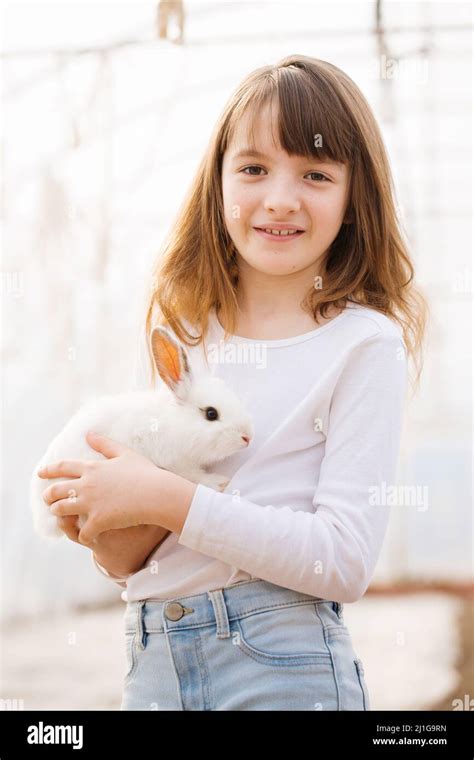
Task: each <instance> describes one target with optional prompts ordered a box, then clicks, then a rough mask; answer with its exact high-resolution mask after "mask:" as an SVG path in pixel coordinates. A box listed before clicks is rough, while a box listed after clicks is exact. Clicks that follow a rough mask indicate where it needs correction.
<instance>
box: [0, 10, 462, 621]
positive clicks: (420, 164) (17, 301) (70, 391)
mask: <svg viewBox="0 0 474 760" xmlns="http://www.w3.org/2000/svg"><path fill="white" fill-rule="evenodd" d="M377 19H378V21H377ZM471 34H472V21H471V5H470V3H462V2H383V3H380V4H377V3H376V2H372V1H370V2H369V1H367V2H360V3H354V2H352V3H341V2H299V1H298V0H291V1H290V0H287V2H273V1H272V0H267V1H266V2H243V1H242V0H241V1H239V2H228V1H227V0H226V1H224V0H219V2H200V0H193V1H188V2H185V3H184V6H183V23H182V24H181V26H180V23H179V17H178V16H175V17H174V18H171V17H170V19H168V24H167V25H166V22H165V20H164V19H163V16H162V17H161V21H160V20H159V19H158V17H157V5H156V3H137V2H135V3H128V4H123V3H121V4H118V3H115V2H107V3H96V2H87V3H85V2H82V3H80V4H77V5H76V4H72V3H71V4H69V3H53V4H52V3H49V4H47V5H46V4H42V3H37V4H28V5H24V4H22V3H16V4H11V5H9V6H8V7H7V9H6V10H5V12H4V38H3V39H4V42H3V53H2V64H3V81H4V89H3V116H4V125H3V135H2V142H1V145H2V157H3V187H2V208H1V213H2V222H3V264H2V296H3V298H2V305H3V308H2V319H3V329H2V352H3V370H2V372H3V377H2V381H3V408H2V412H3V425H2V457H1V461H2V470H3V478H2V489H3V493H2V496H3V498H2V513H1V521H2V522H1V540H2V575H3V579H2V586H1V592H2V598H1V614H2V618H3V620H4V621H5V620H6V621H8V620H11V619H12V618H13V617H14V616H17V615H26V614H28V615H31V614H32V615H41V614H43V613H49V612H51V611H62V610H67V609H70V608H73V607H77V606H81V605H84V604H87V605H101V604H103V603H105V602H109V601H113V600H116V599H118V598H119V594H120V589H119V588H118V587H117V586H115V584H113V583H111V582H110V581H107V580H104V578H102V577H101V576H100V575H99V574H98V572H97V571H96V570H95V569H94V568H93V566H92V563H91V561H90V553H89V550H88V549H84V547H80V546H78V545H76V544H73V543H72V542H69V541H67V540H66V539H64V540H63V541H62V542H60V545H59V544H58V545H54V546H50V545H49V544H48V545H45V544H43V543H41V541H39V540H38V539H37V538H36V537H35V535H34V534H33V531H32V526H31V519H30V510H29V504H28V484H29V480H30V477H31V473H32V470H33V468H34V467H35V466H36V464H37V462H38V460H39V458H40V456H41V455H42V454H43V452H44V450H45V448H46V446H47V444H48V443H49V441H50V440H51V438H52V437H53V436H54V435H56V433H58V432H59V430H60V429H61V427H62V426H63V425H64V424H65V422H66V421H67V419H68V418H69V417H70V416H71V415H72V414H73V413H74V412H75V410H76V409H77V408H78V407H79V405H80V404H82V403H83V402H84V401H86V400H87V399H88V398H90V397H91V396H95V395H98V394H101V393H105V392H116V391H120V390H124V389H126V388H129V387H131V386H132V385H133V383H134V382H135V357H136V355H137V344H138V340H139V334H140V331H141V328H142V323H141V320H142V317H143V310H144V305H145V295H146V291H147V289H148V286H149V272H150V268H151V265H152V262H153V260H154V258H155V256H156V254H157V251H158V250H159V247H160V243H161V241H162V240H163V237H164V236H165V234H166V233H167V231H168V230H169V227H170V224H171V223H172V221H173V218H174V215H175V213H176V211H177V210H178V207H179V205H180V204H181V202H182V200H183V197H184V193H185V191H186V189H187V187H188V186H189V183H190V181H191V179H192V176H193V174H194V171H195V169H196V168H197V165H198V163H199V161H200V158H201V156H202V153H203V151H204V149H205V147H206V144H207V141H208V139H209V136H210V133H211V131H212V129H213V126H214V123H215V120H216V118H217V116H218V115H219V113H220V111H221V109H222V107H223V106H224V103H225V101H226V100H227V98H228V97H229V95H230V93H231V91H232V89H233V88H234V87H235V86H236V85H237V84H238V83H239V81H240V80H241V79H242V78H243V77H244V76H245V75H246V74H247V73H248V72H249V71H251V70H252V69H254V68H256V67H258V66H261V65H264V64H267V63H272V62H276V61H277V60H278V59H279V58H281V57H283V56H285V55H288V54H291V53H300V54H305V55H310V56H314V57H317V58H322V59H325V60H328V61H331V62H332V63H334V64H336V65H337V66H339V67H341V68H342V69H344V70H345V71H346V72H347V73H348V74H349V75H350V76H351V77H352V78H353V79H354V80H355V82H356V83H357V84H358V85H359V86H360V88H361V89H362V91H363V92H364V94H365V96H366V97H367V99H368V100H369V102H370V104H371V106H372V108H373V109H374V111H375V114H376V116H377V118H378V120H379V123H380V125H381V128H382V131H383V135H384V139H385V142H386V145H387V148H388V151H389V155H390V160H391V163H392V169H393V173H394V177H395V183H396V187H397V203H398V206H399V210H400V215H401V218H402V220H403V227H404V230H405V233H406V235H407V238H408V240H409V243H410V246H411V251H412V256H413V259H414V261H415V265H416V269H417V276H418V280H419V283H420V285H421V286H422V287H423V288H424V290H425V293H426V294H427V296H428V298H429V300H430V305H431V311H432V318H431V324H430V331H429V338H428V350H427V357H426V363H425V370H424V375H423V378H422V384H421V388H420V390H419V392H418V394H417V396H416V397H415V398H414V399H413V400H412V401H410V403H409V405H408V407H407V414H406V425H405V430H404V434H403V440H402V449H401V456H400V468H399V483H400V485H401V486H402V487H407V488H408V489H410V488H411V489H413V488H415V489H416V488H418V490H417V491H416V495H415V496H413V491H409V490H407V491H406V493H405V494H404V493H403V492H400V497H399V499H398V503H397V504H395V505H394V506H393V510H392V518H391V523H390V528H389V532H388V534H387V538H386V541H385V545H384V549H383V553H382V556H381V558H380V562H379V565H378V567H377V571H376V575H375V577H374V585H376V584H385V585H388V586H390V584H397V583H400V582H404V583H406V582H408V583H416V582H419V581H422V582H424V583H428V584H439V583H444V584H451V583H455V584H459V583H461V584H465V583H470V582H472V512H471V501H472V484H471V471H470V467H471V451H472V449H471V447H472V398H471V379H472V378H471V357H472V333H471V331H472V321H471V310H472V276H471V256H472V248H471V200H472V199H471V162H472V155H471V131H472V113H471V98H470V92H471V85H472V82H471V77H472V74H471V65H470V64H471ZM160 35H161V36H160ZM409 493H411V495H407V494H409Z"/></svg>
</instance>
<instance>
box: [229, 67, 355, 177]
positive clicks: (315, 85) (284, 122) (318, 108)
mask: <svg viewBox="0 0 474 760" xmlns="http://www.w3.org/2000/svg"><path fill="white" fill-rule="evenodd" d="M267 105H269V106H270V113H271V123H272V130H273V125H274V124H275V121H274V114H275V115H276V116H277V119H278V121H277V129H278V134H277V135H275V134H274V133H273V132H272V137H273V140H274V142H275V144H278V143H280V145H281V147H282V148H283V149H284V150H285V151H286V152H287V153H288V154H289V155H290V156H291V155H297V156H305V157H309V158H317V159H318V160H320V161H323V160H331V161H337V162H340V163H349V164H352V163H353V160H354V148H355V145H356V144H357V140H356V137H355V134H356V130H355V129H354V124H353V122H352V120H351V116H350V113H349V112H348V110H347V109H346V108H345V107H344V105H343V103H342V101H341V100H340V99H339V97H338V95H337V92H336V91H335V88H334V87H333V85H332V84H331V83H330V82H328V81H327V80H326V79H325V77H324V76H323V75H322V74H318V73H313V72H311V73H309V72H307V71H305V70H303V69H301V68H298V67H296V66H286V67H283V68H278V69H276V70H275V69H273V70H267V71H265V72H264V73H263V75H260V77H259V78H258V79H257V80H256V81H254V82H253V83H252V84H251V85H250V86H249V84H248V83H247V87H246V90H245V93H242V97H241V98H239V99H238V102H237V104H236V105H235V107H234V109H233V111H232V112H231V114H230V118H229V121H228V124H227V129H225V130H224V134H223V135H222V137H223V143H222V146H221V147H222V153H223V152H224V151H225V150H226V148H227V146H228V145H229V144H230V142H231V140H232V138H233V136H234V133H235V128H236V126H237V124H238V123H239V122H241V120H242V119H243V118H244V117H247V118H246V121H247V145H248V146H249V147H250V148H251V149H253V150H255V149H256V148H257V146H256V144H255V125H256V122H257V120H258V118H259V117H260V116H261V114H262V110H263V109H264V107H265V106H267ZM275 112H277V113H275Z"/></svg>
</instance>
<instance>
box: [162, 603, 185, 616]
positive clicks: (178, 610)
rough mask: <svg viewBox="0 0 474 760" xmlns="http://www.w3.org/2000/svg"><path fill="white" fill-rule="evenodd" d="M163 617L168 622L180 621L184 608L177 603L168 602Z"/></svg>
mask: <svg viewBox="0 0 474 760" xmlns="http://www.w3.org/2000/svg"><path fill="white" fill-rule="evenodd" d="M165 615H166V617H167V618H168V620H181V618H182V617H183V615H184V607H183V605H182V604H180V603H179V602H170V603H169V604H167V605H166V607H165Z"/></svg>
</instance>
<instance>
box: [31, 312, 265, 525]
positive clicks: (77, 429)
mask: <svg viewBox="0 0 474 760" xmlns="http://www.w3.org/2000/svg"><path fill="white" fill-rule="evenodd" d="M150 345H151V349H152V354H153V358H154V361H155V365H156V368H157V370H158V373H159V375H160V377H161V378H162V379H163V381H164V383H165V385H163V386H162V387H161V388H159V389H155V390H150V391H130V392H126V393H119V394H115V395H108V396H102V397H100V398H98V399H95V400H94V401H92V402H89V403H87V404H85V405H84V406H82V407H81V408H80V409H79V410H78V412H76V414H74V415H73V417H72V418H71V419H70V420H69V422H68V423H67V424H66V426H65V427H64V428H63V430H62V431H61V432H60V433H59V434H58V435H57V436H56V437H55V438H54V439H53V441H52V442H51V444H50V445H49V446H48V449H47V451H46V453H45V454H44V456H43V457H42V458H41V460H40V462H39V463H38V465H37V467H36V469H35V471H34V473H33V476H32V479H31V485H30V502H31V508H32V511H33V524H34V528H35V531H36V532H37V533H38V534H39V535H41V536H42V537H45V538H60V537H62V536H64V533H63V531H62V530H61V529H60V528H59V526H58V524H57V517H56V516H55V515H53V514H52V513H51V512H50V509H49V506H48V505H47V504H46V502H45V501H44V499H43V497H42V494H43V491H44V490H45V489H46V488H47V487H48V486H49V485H50V484H51V483H53V482H56V481H61V480H69V479H70V478H65V477H60V478H52V479H46V478H39V477H38V475H37V470H38V469H39V468H40V466H42V465H44V464H51V463H53V462H56V461H58V460H59V459H83V460H92V459H104V458H105V457H104V456H103V454H101V453H100V452H98V451H95V450H94V449H92V448H90V446H89V445H88V443H87V441H86V437H85V436H86V433H87V431H88V430H93V431H94V432H96V433H99V434H101V435H105V436H107V437H110V438H112V439H113V440H115V441H118V442H119V443H122V444H124V445H125V446H129V447H130V448H132V449H134V450H135V451H137V452H138V453H140V454H143V455H144V456H145V457H147V458H148V459H150V460H151V461H152V462H153V463H154V464H156V465H157V466H158V467H163V468H164V469H166V470H171V471H172V472H174V473H176V474H178V475H181V476H182V477H184V478H187V479H188V480H191V481H193V482H194V483H202V484H203V485H207V486H210V487H211V488H215V489H216V490H220V491H222V490H224V488H225V487H226V485H227V484H228V482H229V480H228V479H227V478H225V477H224V476H223V475H219V474H217V473H212V472H209V471H207V470H206V467H208V466H209V465H211V463H214V462H218V461H221V460H222V459H225V458H226V457H228V456H230V455H231V454H233V453H235V452H236V451H238V450H239V449H241V448H244V447H246V446H248V445H249V443H250V440H251V438H252V436H253V433H254V430H253V424H252V420H251V418H250V416H249V414H248V413H247V411H246V410H245V408H244V406H243V405H242V403H241V401H240V400H239V398H238V397H237V396H236V394H235V393H234V392H233V391H232V390H231V389H230V388H229V386H228V385H226V383H225V382H224V381H223V380H222V379H221V378H218V377H214V376H213V375H211V374H208V373H207V372H205V371H202V372H201V373H200V375H199V376H195V375H194V373H192V372H191V368H190V363H189V357H188V353H187V351H186V349H185V348H184V346H183V345H182V344H181V343H180V342H179V341H178V340H177V339H176V337H175V336H174V335H173V334H172V333H171V332H170V331H169V330H167V329H166V328H165V327H155V328H154V330H153V331H152V334H151V339H150ZM84 522H85V517H84V516H82V515H81V516H79V517H78V521H77V526H78V528H79V529H80V528H81V527H82V526H83V524H84Z"/></svg>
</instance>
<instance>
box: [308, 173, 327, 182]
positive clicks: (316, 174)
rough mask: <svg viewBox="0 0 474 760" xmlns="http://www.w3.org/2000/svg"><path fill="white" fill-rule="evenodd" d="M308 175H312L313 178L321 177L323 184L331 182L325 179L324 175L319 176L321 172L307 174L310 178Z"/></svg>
mask: <svg viewBox="0 0 474 760" xmlns="http://www.w3.org/2000/svg"><path fill="white" fill-rule="evenodd" d="M310 175H312V176H313V177H314V176H316V177H322V178H323V180H324V181H325V182H330V181H331V180H329V179H328V178H327V177H325V176H324V174H321V172H309V173H308V175H307V176H310Z"/></svg>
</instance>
